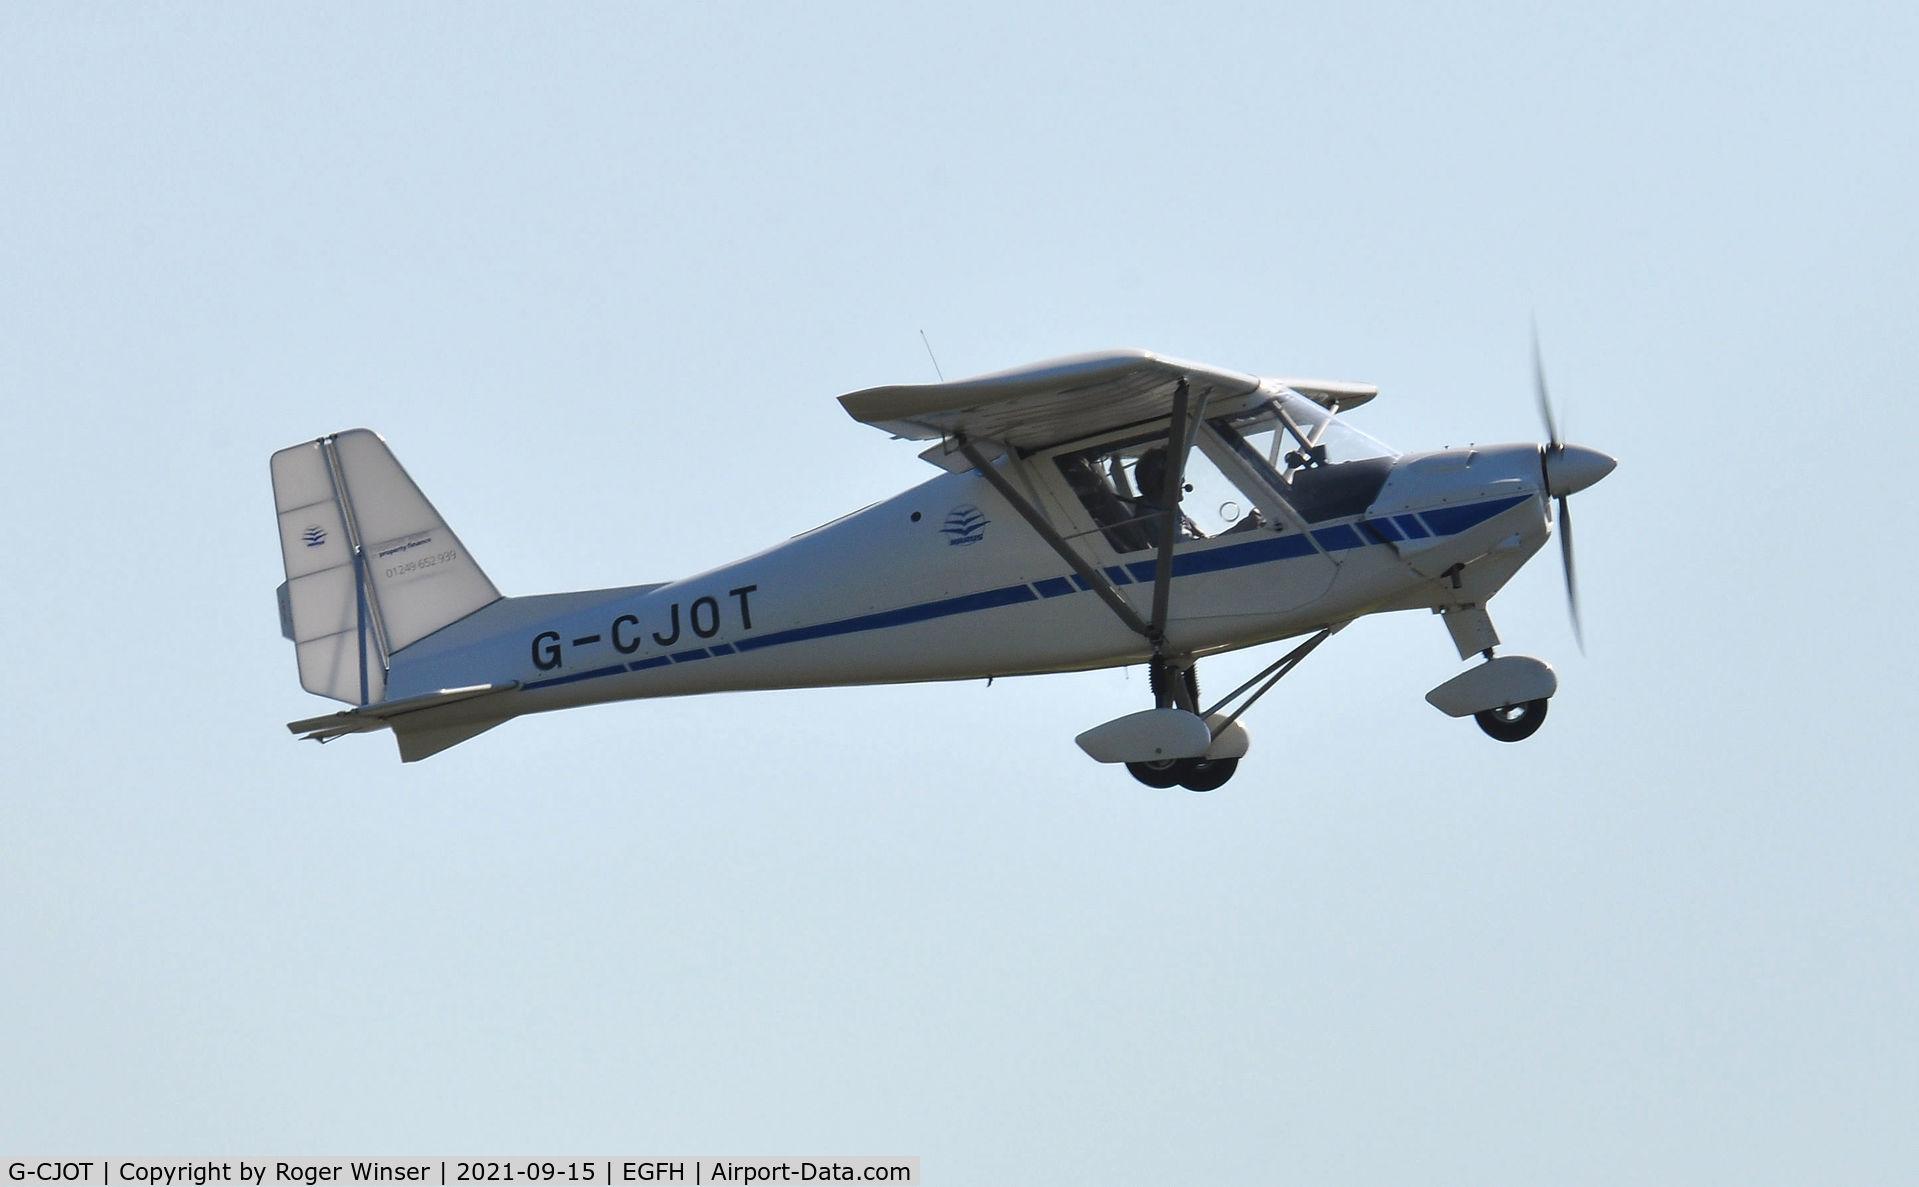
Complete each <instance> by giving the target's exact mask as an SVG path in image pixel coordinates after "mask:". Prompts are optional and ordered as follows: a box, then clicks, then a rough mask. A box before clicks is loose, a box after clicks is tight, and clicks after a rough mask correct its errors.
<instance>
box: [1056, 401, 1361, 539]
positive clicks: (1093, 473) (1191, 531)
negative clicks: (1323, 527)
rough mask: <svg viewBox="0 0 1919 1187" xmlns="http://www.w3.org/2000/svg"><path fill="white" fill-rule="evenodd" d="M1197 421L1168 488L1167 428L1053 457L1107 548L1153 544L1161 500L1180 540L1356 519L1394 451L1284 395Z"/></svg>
mask: <svg viewBox="0 0 1919 1187" xmlns="http://www.w3.org/2000/svg"><path fill="white" fill-rule="evenodd" d="M1262 395H1263V397H1264V398H1263V399H1261V400H1259V401H1257V402H1255V403H1252V404H1250V405H1246V404H1242V405H1241V406H1240V407H1239V408H1238V409H1237V410H1235V411H1233V412H1231V413H1228V414H1224V415H1220V416H1215V417H1211V418H1209V419H1206V420H1203V421H1202V422H1201V423H1200V425H1199V428H1198V432H1197V433H1196V434H1195V439H1194V442H1193V448H1192V450H1191V451H1190V452H1189V454H1188V456H1187V459H1186V471H1185V474H1184V477H1183V480H1182V482H1181V486H1180V489H1179V490H1178V491H1172V490H1170V489H1169V487H1168V485H1167V478H1166V473H1167V469H1168V465H1169V457H1168V436H1169V434H1168V430H1167V429H1166V428H1164V427H1159V428H1155V429H1151V430H1144V431H1136V432H1133V433H1120V434H1116V435H1113V436H1109V437H1108V438H1107V439H1105V440H1102V441H1100V442H1099V443H1098V444H1095V445H1090V446H1085V447H1078V448H1069V449H1067V450H1065V451H1062V452H1060V453H1058V454H1056V455H1055V456H1054V462H1055V464H1056V465H1057V466H1058V467H1059V471H1060V473H1061V475H1062V476H1063V477H1064V478H1065V480H1066V484H1067V486H1068V487H1070V488H1071V490H1072V492H1073V494H1074V495H1075V496H1076V497H1077V498H1078V500H1079V502H1080V504H1081V505H1082V506H1083V507H1084V508H1085V509H1086V511H1087V513H1088V514H1089V515H1090V516H1091V518H1092V520H1093V523H1094V524H1095V525H1097V531H1098V532H1099V533H1100V534H1101V535H1103V536H1104V537H1105V539H1106V542H1107V544H1109V545H1110V546H1111V547H1112V549H1113V551H1115V552H1117V553H1122V554H1124V553H1131V552H1139V551H1142V550H1145V549H1153V548H1157V547H1158V546H1159V535H1160V532H1161V530H1162V525H1164V524H1165V522H1166V518H1165V516H1164V514H1163V512H1162V508H1163V507H1164V505H1165V501H1166V499H1167V497H1168V496H1169V495H1176V496H1177V500H1178V504H1179V515H1178V519H1177V524H1176V527H1175V530H1176V531H1177V532H1178V533H1179V539H1181V540H1203V539H1211V538H1215V537H1219V536H1227V535H1234V534H1237V533H1246V532H1254V531H1259V530H1262V529H1264V530H1270V531H1286V530H1288V529H1293V530H1299V529H1303V528H1305V527H1307V526H1309V525H1312V524H1317V523H1322V522H1325V521H1328V520H1334V519H1341V518H1348V517H1351V516H1355V515H1360V514H1363V513H1364V512H1365V510H1366V508H1367V507H1368V506H1370V505H1371V504H1372V502H1373V500H1374V499H1375V498H1376V497H1377V496H1378V494H1379V491H1380V488H1381V487H1383V486H1384V485H1385V482H1386V477H1387V475H1388V473H1389V472H1390V471H1391V470H1392V466H1393V459H1394V458H1395V457H1397V456H1398V455H1397V453H1396V452H1395V451H1394V450H1392V449H1391V448H1389V447H1387V446H1386V445H1383V444H1381V443H1380V442H1378V441H1376V440H1374V439H1373V438H1372V437H1369V436H1367V435H1366V434H1365V433H1363V432H1361V431H1360V430H1358V429H1356V428H1354V427H1352V426H1351V425H1349V424H1347V423H1346V422H1344V421H1342V420H1340V419H1339V417H1338V416H1337V415H1335V414H1334V413H1333V412H1331V411H1329V410H1328V409H1326V408H1323V407H1321V406H1320V405H1318V404H1316V403H1314V402H1313V401H1311V400H1308V399H1306V398H1304V397H1303V396H1300V395H1298V394H1297V393H1295V392H1292V391H1290V390H1286V389H1283V388H1282V389H1279V390H1270V389H1269V390H1267V391H1265V392H1263V393H1262Z"/></svg>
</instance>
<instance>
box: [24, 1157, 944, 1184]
mask: <svg viewBox="0 0 1919 1187" xmlns="http://www.w3.org/2000/svg"><path fill="white" fill-rule="evenodd" d="M5 1166H6V1171H7V1179H6V1182H5V1183H0V1187H11V1185H12V1184H15V1183H20V1184H48V1185H51V1184H59V1185H60V1187H123V1185H124V1187H209V1185H210V1184H214V1183H223V1184H224V1183H232V1184H246V1185H249V1187H322V1185H324V1184H334V1183H338V1184H354V1183H392V1184H411V1183H417V1184H421V1185H422V1187H486V1185H489V1184H502V1185H511V1187H563V1185H564V1187H625V1185H626V1184H630V1183H691V1184H694V1185H695V1187H701V1185H703V1184H707V1183H721V1184H728V1185H731V1184H753V1183H918V1182H920V1181H921V1180H920V1160H919V1159H918V1158H846V1157H833V1158H826V1157H806V1158H712V1157H701V1158H692V1157H680V1158H191V1159H181V1158H95V1159H91V1160H87V1159H72V1158H10V1159H7V1160H5Z"/></svg>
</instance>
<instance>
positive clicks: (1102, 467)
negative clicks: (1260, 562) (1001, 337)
mask: <svg viewBox="0 0 1919 1187" xmlns="http://www.w3.org/2000/svg"><path fill="white" fill-rule="evenodd" d="M1054 460H1055V462H1056V463H1057V464H1058V466H1059V469H1060V473H1061V474H1063V475H1065V477H1066V483H1067V485H1068V486H1070V487H1072V489H1073V493H1074V494H1075V495H1076V496H1078V498H1079V501H1080V503H1081V504H1082V505H1084V506H1085V508H1086V510H1087V511H1088V512H1089V513H1090V514H1091V515H1092V517H1093V522H1094V523H1096V524H1097V525H1099V530H1100V532H1101V534H1103V535H1104V536H1105V537H1106V542H1107V543H1108V544H1110V545H1112V548H1113V551H1115V552H1119V553H1127V552H1139V551H1141V550H1143V549H1149V548H1157V547H1159V534H1160V529H1161V526H1162V525H1163V524H1164V523H1165V517H1164V515H1163V514H1162V513H1161V510H1160V507H1161V500H1162V499H1163V498H1164V496H1165V481H1166V478H1165V475H1166V466H1167V446H1166V435H1165V434H1164V433H1160V434H1156V435H1150V436H1145V437H1137V438H1133V439H1131V440H1126V441H1114V442H1107V443H1106V444H1103V445H1097V446H1094V447H1093V448H1091V449H1082V450H1076V451H1074V452H1071V453H1063V454H1060V455H1059V456H1058V457H1057V458H1055V459H1054ZM1261 522H1262V517H1261V515H1260V513H1259V512H1258V510H1257V509H1255V507H1254V504H1253V502H1252V501H1251V500H1250V499H1248V498H1247V497H1246V496H1245V495H1244V494H1242V493H1241V492H1240V490H1239V488H1237V487H1235V486H1234V485H1233V484H1232V483H1231V482H1229V481H1227V479H1226V477H1225V476H1224V475H1223V474H1221V473H1220V471H1219V469H1218V467H1216V466H1215V465H1214V464H1213V463H1212V461H1210V460H1209V459H1208V458H1207V457H1206V455H1205V454H1204V453H1202V452H1201V451H1200V450H1199V449H1194V450H1193V451H1192V452H1191V453H1190V454H1189V455H1188V456H1187V459H1186V473H1185V476H1184V480H1183V489H1182V490H1181V491H1180V501H1179V516H1178V527H1177V530H1178V532H1179V539H1181V540H1204V539H1209V538H1211V537H1214V536H1220V535H1225V534H1227V533H1229V532H1234V531H1244V530H1249V529H1251V528H1254V527H1257V526H1258V525H1259V524H1260V523H1261Z"/></svg>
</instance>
